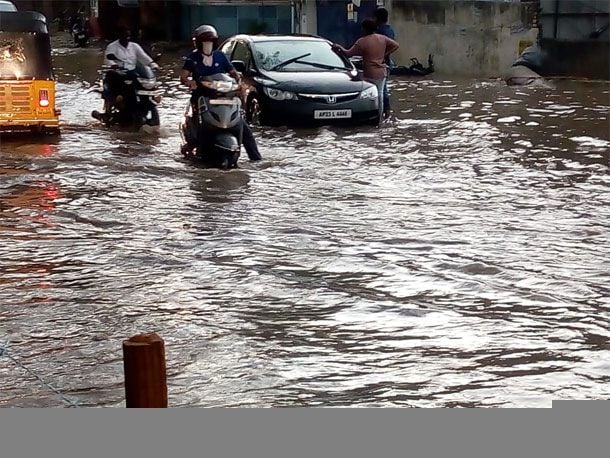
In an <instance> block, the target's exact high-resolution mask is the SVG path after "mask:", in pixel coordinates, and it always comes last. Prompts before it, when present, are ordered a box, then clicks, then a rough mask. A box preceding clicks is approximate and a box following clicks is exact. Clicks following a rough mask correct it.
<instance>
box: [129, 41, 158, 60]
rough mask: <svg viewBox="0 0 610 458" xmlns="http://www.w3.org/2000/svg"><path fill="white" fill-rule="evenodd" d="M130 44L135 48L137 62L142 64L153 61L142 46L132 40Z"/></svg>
mask: <svg viewBox="0 0 610 458" xmlns="http://www.w3.org/2000/svg"><path fill="white" fill-rule="evenodd" d="M131 45H132V46H135V48H136V58H137V59H138V62H139V63H141V64H142V65H150V64H152V63H153V62H154V60H153V59H152V57H150V56H149V55H148V54H146V52H144V50H143V49H142V46H140V45H139V44H137V43H133V42H132V43H131Z"/></svg>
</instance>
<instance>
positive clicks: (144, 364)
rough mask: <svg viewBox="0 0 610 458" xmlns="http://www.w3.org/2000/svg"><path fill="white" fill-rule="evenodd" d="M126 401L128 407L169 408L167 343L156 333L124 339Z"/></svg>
mask: <svg viewBox="0 0 610 458" xmlns="http://www.w3.org/2000/svg"><path fill="white" fill-rule="evenodd" d="M123 365H124V368H125V403H126V407H128V408H144V407H148V408H165V407H167V379H166V372H165V344H164V342H163V339H162V338H161V337H159V336H158V335H157V334H155V333H150V334H141V335H137V336H134V337H131V338H130V339H128V340H125V341H123Z"/></svg>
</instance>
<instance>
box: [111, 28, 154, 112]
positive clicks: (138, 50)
mask: <svg viewBox="0 0 610 458" xmlns="http://www.w3.org/2000/svg"><path fill="white" fill-rule="evenodd" d="M110 54H114V57H116V58H117V60H112V59H108V55H110ZM104 64H105V65H108V66H110V67H112V66H118V67H120V68H123V69H124V70H127V72H126V74H125V75H123V76H119V75H117V74H116V73H115V72H108V73H106V76H105V77H104V93H103V96H104V98H105V99H106V100H107V101H108V102H109V103H107V104H106V113H105V115H106V116H108V115H109V113H110V109H111V105H114V104H115V103H116V102H117V101H120V103H123V101H125V102H126V103H127V106H134V105H135V103H136V94H135V92H132V91H126V92H123V94H122V95H121V94H120V92H121V87H122V85H123V81H125V80H135V79H136V78H138V76H140V77H145V78H146V77H147V76H146V75H147V73H146V72H144V71H143V70H142V67H146V66H149V67H151V68H152V69H158V68H159V66H158V65H157V63H156V62H154V60H153V59H152V58H151V57H150V56H149V55H148V54H146V52H144V50H143V49H142V47H141V46H140V45H139V44H137V43H133V42H132V41H131V32H130V31H129V29H127V28H124V29H121V31H120V34H119V39H118V40H116V41H113V42H112V43H110V44H109V45H108V46H107V47H106V52H105V53H104Z"/></svg>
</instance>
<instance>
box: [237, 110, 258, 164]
mask: <svg viewBox="0 0 610 458" xmlns="http://www.w3.org/2000/svg"><path fill="white" fill-rule="evenodd" d="M242 127H243V131H242V141H243V144H244V148H245V149H246V153H247V154H248V157H249V158H250V160H251V161H260V160H262V159H263V157H262V156H261V153H260V152H259V150H258V145H257V144H256V140H255V138H254V135H253V134H252V130H251V129H250V126H249V125H248V123H247V122H246V121H245V120H243V119H242Z"/></svg>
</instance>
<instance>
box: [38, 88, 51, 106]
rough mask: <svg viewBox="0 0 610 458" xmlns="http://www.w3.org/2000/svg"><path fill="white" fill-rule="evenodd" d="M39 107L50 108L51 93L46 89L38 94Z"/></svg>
mask: <svg viewBox="0 0 610 458" xmlns="http://www.w3.org/2000/svg"><path fill="white" fill-rule="evenodd" d="M38 105H40V106H41V107H42V108H46V107H48V106H49V91H47V90H46V89H41V90H40V91H39V92H38Z"/></svg>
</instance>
